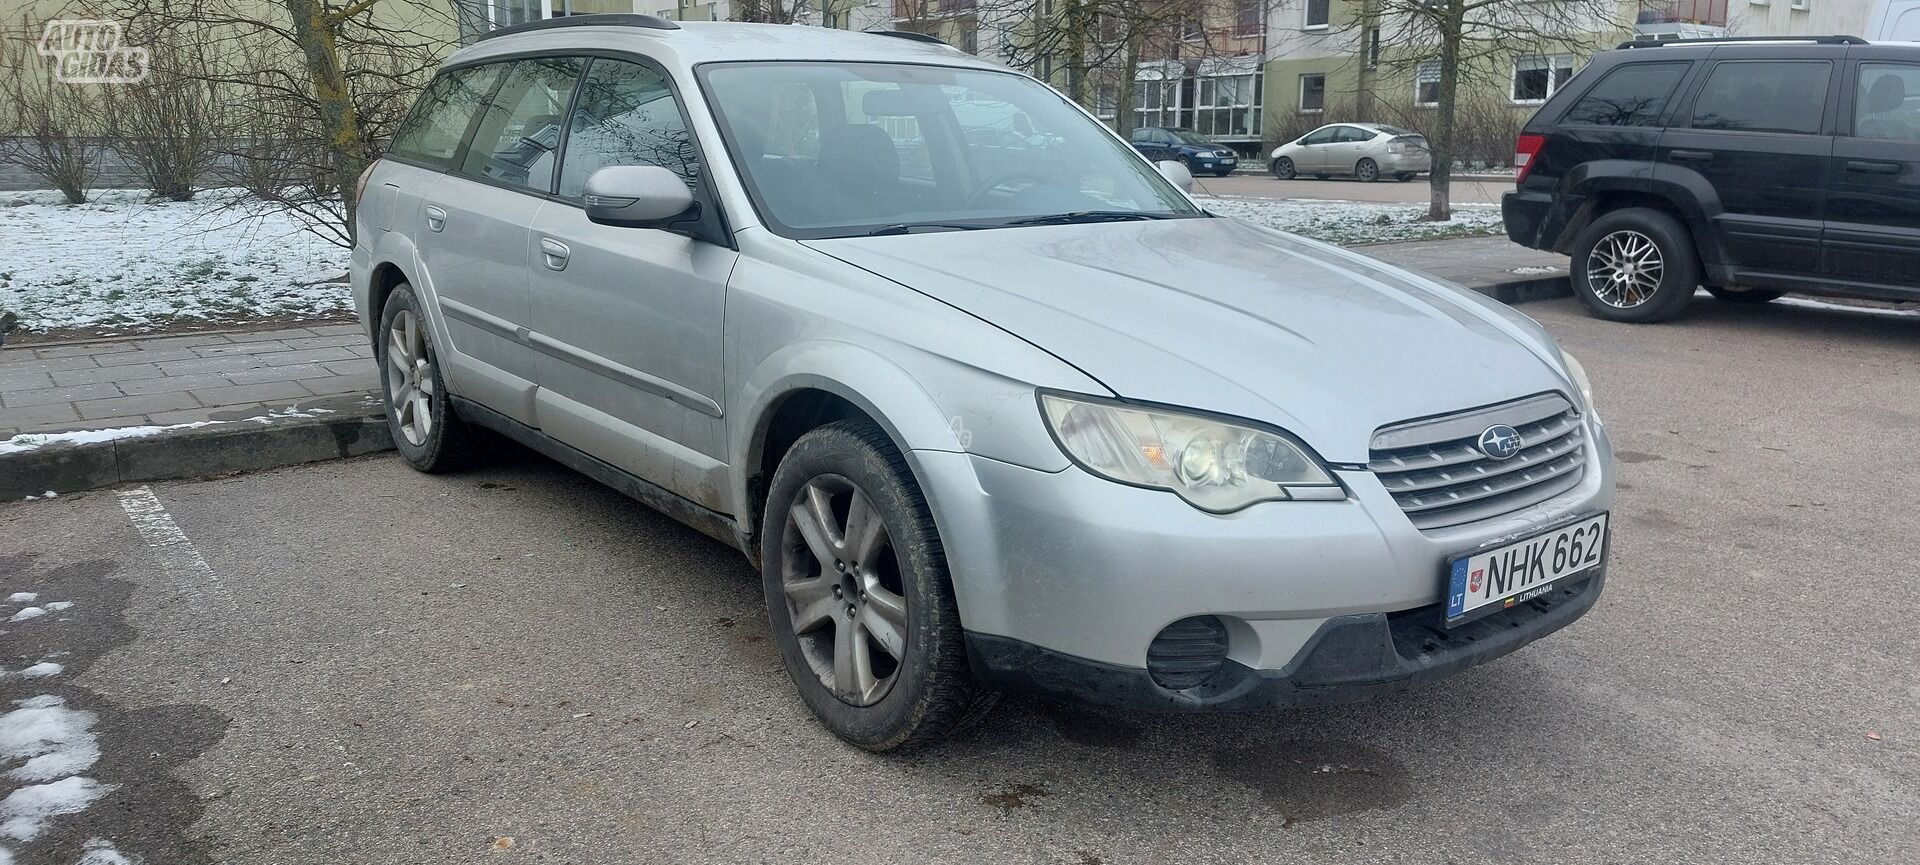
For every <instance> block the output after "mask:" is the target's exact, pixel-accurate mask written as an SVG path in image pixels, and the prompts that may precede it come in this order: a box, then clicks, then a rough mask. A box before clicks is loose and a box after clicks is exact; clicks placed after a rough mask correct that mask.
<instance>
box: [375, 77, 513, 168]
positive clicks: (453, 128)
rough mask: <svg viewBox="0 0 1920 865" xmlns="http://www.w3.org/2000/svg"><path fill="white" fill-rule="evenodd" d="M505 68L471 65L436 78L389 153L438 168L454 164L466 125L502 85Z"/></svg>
mask: <svg viewBox="0 0 1920 865" xmlns="http://www.w3.org/2000/svg"><path fill="white" fill-rule="evenodd" d="M502 68H503V67H502V66H499V65H495V66H469V67H467V68H465V69H454V70H451V71H448V72H442V73H440V74H439V75H437V76H435V77H434V79H433V83H431V84H428V85H427V89H426V91H425V92H423V93H421V94H420V101H418V102H416V103H414V105H413V111H412V112H410V113H408V114H407V119H406V120H405V121H404V122H402V123H401V124H400V131H398V132H396V133H394V135H393V145H392V146H390V147H388V148H387V152H388V153H390V154H393V155H394V156H401V157H405V158H407V159H411V160H414V161H417V162H424V163H427V164H429V165H432V166H433V167H435V168H447V167H449V166H450V165H452V164H453V154H454V153H455V152H457V151H458V150H459V149H460V140H461V139H462V138H464V137H465V136H466V134H467V125H468V124H470V123H472V122H473V115H474V114H476V113H478V112H479V110H480V106H481V105H483V104H485V103H486V101H487V95H488V94H490V93H492V92H493V85H495V84H497V83H499V81H500V71H501V69H502Z"/></svg>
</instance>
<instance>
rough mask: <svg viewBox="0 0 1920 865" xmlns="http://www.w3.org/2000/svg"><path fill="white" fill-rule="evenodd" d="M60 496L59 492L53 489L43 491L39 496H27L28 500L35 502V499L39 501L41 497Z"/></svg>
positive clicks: (53, 497) (54, 497) (55, 497)
mask: <svg viewBox="0 0 1920 865" xmlns="http://www.w3.org/2000/svg"><path fill="white" fill-rule="evenodd" d="M59 497H60V494H59V493H56V492H54V491H53V490H47V491H46V492H44V493H41V494H39V495H37V496H27V498H26V501H30V502H33V501H39V500H40V499H57V498H59Z"/></svg>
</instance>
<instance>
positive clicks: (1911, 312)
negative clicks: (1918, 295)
mask: <svg viewBox="0 0 1920 865" xmlns="http://www.w3.org/2000/svg"><path fill="white" fill-rule="evenodd" d="M1774 303H1778V304H1782V305H1785V306H1798V307H1802V308H1805V309H1837V310H1840V311H1842V312H1858V313H1863V314H1866V315H1883V316H1887V317H1889V318H1920V309H1885V308H1882V307H1877V306H1849V305H1847V304H1844V303H1828V302H1826V301H1824V300H1808V299H1806V298H1804V297H1783V298H1780V299H1779V300H1776V301H1774Z"/></svg>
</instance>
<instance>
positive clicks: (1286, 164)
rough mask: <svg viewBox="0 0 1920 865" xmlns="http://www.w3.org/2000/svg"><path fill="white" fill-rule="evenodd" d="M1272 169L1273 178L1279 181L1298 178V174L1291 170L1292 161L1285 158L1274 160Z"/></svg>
mask: <svg viewBox="0 0 1920 865" xmlns="http://www.w3.org/2000/svg"><path fill="white" fill-rule="evenodd" d="M1272 168H1273V176H1274V177H1277V178H1279V179H1281V180H1292V179H1294V178H1296V177H1299V176H1300V175H1299V173H1298V172H1295V171H1294V170H1293V160H1291V159H1288V158H1287V157H1285V156H1282V157H1280V158H1279V159H1276V160H1274V161H1273V166H1272Z"/></svg>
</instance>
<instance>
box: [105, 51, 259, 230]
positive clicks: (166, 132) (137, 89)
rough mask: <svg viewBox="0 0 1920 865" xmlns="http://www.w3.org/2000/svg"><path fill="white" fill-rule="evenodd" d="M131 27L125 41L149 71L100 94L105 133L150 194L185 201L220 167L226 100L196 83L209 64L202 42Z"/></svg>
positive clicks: (202, 82) (202, 83) (206, 85)
mask: <svg viewBox="0 0 1920 865" xmlns="http://www.w3.org/2000/svg"><path fill="white" fill-rule="evenodd" d="M131 23H133V24H134V25H136V28H137V29H135V30H133V31H132V32H130V33H129V34H128V38H129V39H130V40H131V41H132V42H134V44H138V45H140V46H142V47H144V48H146V49H147V51H148V52H149V55H150V57H151V59H152V65H151V67H150V69H149V70H148V74H147V76H146V78H144V79H142V80H140V81H137V82H133V83H130V84H126V85H123V86H119V87H111V88H106V89H104V90H103V97H104V103H103V104H104V107H105V109H106V112H105V116H104V118H103V120H104V131H105V132H106V134H107V136H108V138H109V139H110V140H111V141H112V147H113V149H114V150H115V151H116V152H118V153H119V154H120V155H121V156H122V157H123V158H125V159H126V160H127V161H128V162H129V163H131V164H132V165H133V166H134V167H135V168H136V169H138V170H139V172H140V175H141V177H142V179H144V180H145V181H146V184H147V187H148V188H150V189H152V190H153V194H154V195H157V196H160V197H163V198H168V199H172V200H174V201H188V200H191V199H192V198H193V193H194V189H195V187H196V185H197V184H198V183H199V182H200V181H201V180H202V179H203V178H206V177H208V176H209V175H210V174H211V173H212V170H213V168H214V166H215V165H216V164H217V163H218V161H219V153H218V148H219V147H220V144H221V141H222V140H223V137H224V136H225V135H226V134H227V132H228V131H229V130H227V129H226V128H225V114H226V111H225V106H226V104H227V101H226V99H225V98H224V96H225V94H222V93H220V92H219V90H218V89H217V88H215V87H214V86H213V85H211V84H209V83H208V82H206V81H204V80H201V79H200V78H199V77H198V76H199V73H200V70H203V69H206V68H207V67H208V66H209V65H210V62H209V61H210V58H209V57H208V56H207V53H206V46H205V45H204V44H201V42H200V40H197V39H195V38H192V37H191V36H189V35H187V34H183V33H181V32H179V31H178V30H176V29H173V28H167V27H164V26H153V25H155V24H158V23H159V22H155V21H152V20H150V19H149V20H140V21H134V22H131Z"/></svg>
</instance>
